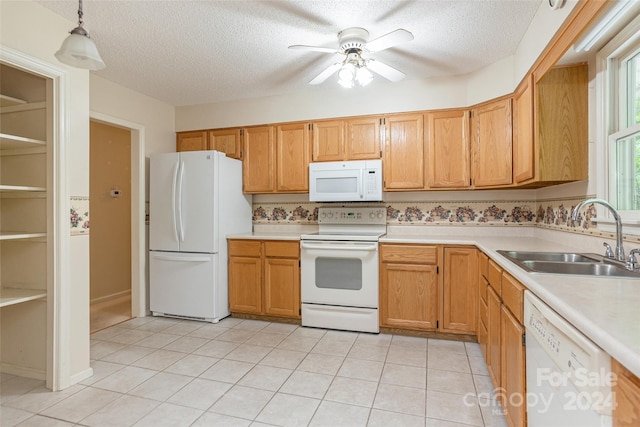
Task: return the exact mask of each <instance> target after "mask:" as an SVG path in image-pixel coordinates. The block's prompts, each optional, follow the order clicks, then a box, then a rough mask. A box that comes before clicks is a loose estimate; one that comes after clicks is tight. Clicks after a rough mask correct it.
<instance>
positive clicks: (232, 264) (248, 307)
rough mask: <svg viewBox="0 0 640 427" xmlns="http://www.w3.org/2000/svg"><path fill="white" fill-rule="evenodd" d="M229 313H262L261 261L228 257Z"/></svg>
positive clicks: (258, 259)
mask: <svg viewBox="0 0 640 427" xmlns="http://www.w3.org/2000/svg"><path fill="white" fill-rule="evenodd" d="M228 280H229V311H231V312H242V313H254V314H260V313H261V312H262V260H261V259H260V258H249V257H229V279H228Z"/></svg>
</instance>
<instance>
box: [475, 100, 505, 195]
mask: <svg viewBox="0 0 640 427" xmlns="http://www.w3.org/2000/svg"><path fill="white" fill-rule="evenodd" d="M472 123H473V147H472V151H473V185H474V186H475V187H492V186H498V185H508V184H511V176H512V173H513V170H512V163H513V161H512V160H513V159H512V155H511V145H512V144H511V143H512V141H511V139H512V134H511V99H503V100H499V101H493V102H490V103H487V104H484V105H483V106H481V107H478V108H476V109H475V110H474V111H473V122H472Z"/></svg>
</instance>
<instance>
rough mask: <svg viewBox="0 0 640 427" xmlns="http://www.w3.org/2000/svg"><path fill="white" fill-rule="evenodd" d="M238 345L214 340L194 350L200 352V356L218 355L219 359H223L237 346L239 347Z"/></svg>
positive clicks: (195, 352) (196, 352)
mask: <svg viewBox="0 0 640 427" xmlns="http://www.w3.org/2000/svg"><path fill="white" fill-rule="evenodd" d="M238 345H239V344H236V343H232V342H224V341H217V340H213V341H210V342H209V343H208V344H205V345H203V346H202V347H200V348H199V349H197V350H196V351H194V352H193V354H199V355H200V356H208V357H217V358H218V359H222V358H223V357H225V356H226V355H227V354H229V353H231V352H232V351H233V350H234V349H235V348H236V347H238Z"/></svg>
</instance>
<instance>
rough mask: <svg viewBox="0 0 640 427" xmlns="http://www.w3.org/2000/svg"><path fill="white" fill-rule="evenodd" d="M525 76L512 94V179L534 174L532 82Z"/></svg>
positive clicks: (526, 179) (524, 177) (517, 180)
mask: <svg viewBox="0 0 640 427" xmlns="http://www.w3.org/2000/svg"><path fill="white" fill-rule="evenodd" d="M532 79H533V77H532V76H530V75H529V76H527V78H525V79H524V80H523V81H522V83H521V84H520V86H519V87H518V89H517V90H516V92H515V94H514V95H513V180H514V181H515V182H516V183H518V182H523V181H528V180H530V179H533V177H534V176H535V175H534V174H535V169H534V167H535V165H534V145H533V88H532V86H533V84H532Z"/></svg>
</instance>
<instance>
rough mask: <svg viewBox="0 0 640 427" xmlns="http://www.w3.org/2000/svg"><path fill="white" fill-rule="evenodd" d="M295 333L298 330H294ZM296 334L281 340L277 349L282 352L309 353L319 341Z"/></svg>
mask: <svg viewBox="0 0 640 427" xmlns="http://www.w3.org/2000/svg"><path fill="white" fill-rule="evenodd" d="M297 331H298V330H296V332H297ZM296 332H294V333H292V334H291V335H289V336H287V337H286V338H285V339H284V340H282V342H281V343H280V344H278V348H280V349H283V350H295V351H306V352H309V351H311V349H312V348H313V347H314V346H315V345H316V344H317V343H318V341H320V339H319V338H315V337H305V336H301V335H296Z"/></svg>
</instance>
